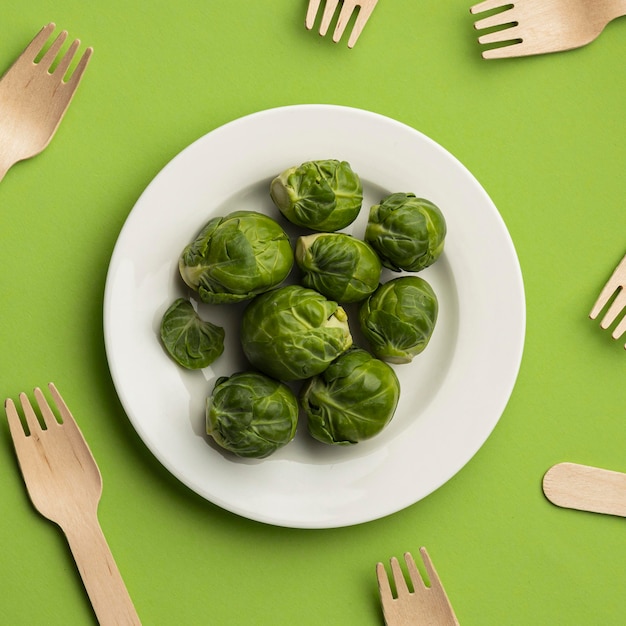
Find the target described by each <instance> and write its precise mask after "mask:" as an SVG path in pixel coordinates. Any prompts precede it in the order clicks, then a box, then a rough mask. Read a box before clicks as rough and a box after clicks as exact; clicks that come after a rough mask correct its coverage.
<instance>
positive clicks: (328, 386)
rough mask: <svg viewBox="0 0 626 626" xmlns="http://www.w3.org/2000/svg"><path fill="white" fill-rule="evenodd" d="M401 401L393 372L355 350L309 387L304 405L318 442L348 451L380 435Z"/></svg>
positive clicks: (339, 360)
mask: <svg viewBox="0 0 626 626" xmlns="http://www.w3.org/2000/svg"><path fill="white" fill-rule="evenodd" d="M399 397H400V383H399V381H398V377H397V376H396V374H395V372H394V371H393V369H391V367H390V366H389V365H387V364H386V363H383V361H380V360H378V359H376V358H374V357H373V356H372V355H371V354H370V353H369V352H367V351H365V350H363V349H361V348H352V349H351V350H348V352H346V353H345V354H342V355H341V356H340V357H339V358H338V359H337V360H336V361H335V362H334V363H332V364H331V365H330V367H328V368H327V369H326V370H325V371H324V372H323V373H322V374H320V375H319V376H315V377H314V378H312V379H311V380H310V381H309V382H308V383H306V384H305V386H304V387H303V389H302V391H301V394H300V403H301V405H302V408H303V409H304V412H305V413H306V415H307V417H308V428H309V432H310V433H311V435H312V436H313V437H314V438H315V439H317V440H318V441H321V442H322V443H330V444H340V445H347V444H352V443H358V442H359V441H363V440H364V439H369V438H370V437H373V436H374V435H377V434H378V433H379V432H380V431H381V430H382V429H383V428H384V427H385V426H386V425H387V424H388V423H389V422H390V421H391V418H392V417H393V414H394V413H395V410H396V406H397V405H398V399H399Z"/></svg>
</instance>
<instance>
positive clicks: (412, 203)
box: [365, 193, 446, 272]
mask: <svg viewBox="0 0 626 626" xmlns="http://www.w3.org/2000/svg"><path fill="white" fill-rule="evenodd" d="M445 237H446V221H445V219H444V217H443V214H442V213H441V211H440V210H439V208H438V207H437V206H436V205H435V204H433V203H432V202H430V201H429V200H424V199H423V198H416V197H415V195H414V194H412V193H393V194H391V195H390V196H387V198H385V199H384V200H383V201H382V202H381V203H380V204H376V205H374V206H373V207H372V208H371V209H370V213H369V219H368V223H367V228H366V230H365V241H367V243H369V244H370V245H371V246H372V248H374V250H376V252H377V253H378V255H379V256H380V259H381V261H382V263H383V265H384V266H385V267H388V268H389V269H391V270H394V271H396V272H397V271H400V270H407V271H409V272H419V271H420V270H422V269H424V268H425V267H428V266H429V265H432V264H433V263H434V262H435V261H436V260H437V259H438V258H439V256H440V255H441V253H442V252H443V244H444V240H445Z"/></svg>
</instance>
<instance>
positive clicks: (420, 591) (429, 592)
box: [376, 548, 459, 626]
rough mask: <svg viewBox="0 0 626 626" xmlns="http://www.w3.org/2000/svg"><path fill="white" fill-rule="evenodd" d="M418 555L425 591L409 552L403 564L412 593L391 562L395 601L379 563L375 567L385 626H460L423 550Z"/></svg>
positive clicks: (394, 558) (398, 565)
mask: <svg viewBox="0 0 626 626" xmlns="http://www.w3.org/2000/svg"><path fill="white" fill-rule="evenodd" d="M420 554H421V555H422V560H423V561H424V566H425V567H426V573H427V574H428V578H429V580H430V586H429V587H427V586H426V585H425V583H424V581H423V580H422V576H421V575H420V573H419V571H418V569H417V566H416V565H415V561H414V560H413V557H412V556H411V554H410V553H409V552H405V554H404V560H405V562H406V566H407V568H408V572H409V578H410V579H411V584H412V586H413V591H409V588H408V586H407V584H406V581H405V579H404V574H403V573H402V570H401V569H400V564H399V563H398V559H397V558H396V557H392V558H391V559H390V563H391V573H392V576H393V580H394V584H395V587H396V593H397V597H395V598H394V597H393V593H392V591H391V585H390V583H389V579H388V578H387V574H386V573H385V567H384V565H383V564H382V563H378V564H377V565H376V576H377V578H378V589H379V591H380V599H381V603H382V606H383V615H384V617H385V624H386V625H387V626H420V625H424V626H459V622H458V620H457V619H456V616H455V614H454V610H453V609H452V605H451V604H450V601H449V600H448V596H447V595H446V592H445V590H444V588H443V586H442V584H441V581H440V580H439V576H437V572H436V571H435V566H434V565H433V563H432V561H431V560H430V557H429V556H428V553H427V552H426V548H420Z"/></svg>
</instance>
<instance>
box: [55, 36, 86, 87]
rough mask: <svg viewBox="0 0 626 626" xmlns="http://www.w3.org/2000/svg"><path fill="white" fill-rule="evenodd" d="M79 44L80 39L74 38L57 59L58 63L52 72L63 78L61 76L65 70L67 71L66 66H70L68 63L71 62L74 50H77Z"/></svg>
mask: <svg viewBox="0 0 626 626" xmlns="http://www.w3.org/2000/svg"><path fill="white" fill-rule="evenodd" d="M79 45H80V39H74V41H72V43H71V45H70V47H69V48H68V49H67V52H66V53H65V54H64V55H63V57H62V58H61V60H60V61H59V64H58V65H57V66H56V68H55V70H54V72H53V73H54V74H56V75H57V76H59V77H60V78H61V79H63V76H65V72H67V68H68V67H69V66H70V63H71V62H72V59H73V58H74V55H75V54H76V50H78V46H79Z"/></svg>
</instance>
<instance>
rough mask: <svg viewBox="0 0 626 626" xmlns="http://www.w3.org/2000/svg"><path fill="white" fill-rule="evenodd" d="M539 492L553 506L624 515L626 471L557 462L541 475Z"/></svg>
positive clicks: (625, 507) (625, 509)
mask: <svg viewBox="0 0 626 626" xmlns="http://www.w3.org/2000/svg"><path fill="white" fill-rule="evenodd" d="M543 491H544V493H545V495H546V497H547V498H548V500H550V502H552V503H553V504H556V505H557V506H561V507H565V508H568V509H577V510H579V511H591V512H592V513H605V514H607V515H618V516H620V517H626V474H623V473H621V472H614V471H611V470H606V469H600V468H599V467H590V466H589V465H579V464H578V463H558V464H557V465H554V466H553V467H551V468H550V469H549V470H548V471H547V472H546V474H545V476H544V477H543Z"/></svg>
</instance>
